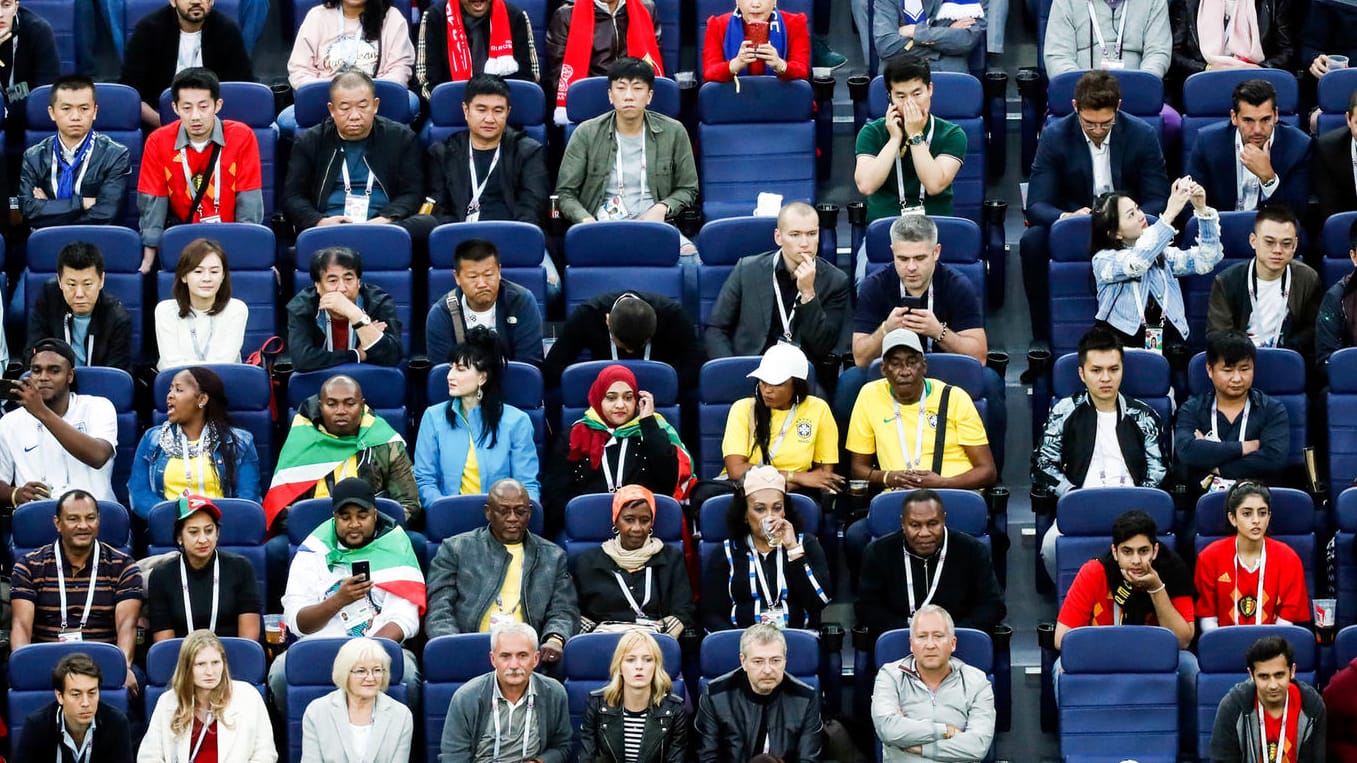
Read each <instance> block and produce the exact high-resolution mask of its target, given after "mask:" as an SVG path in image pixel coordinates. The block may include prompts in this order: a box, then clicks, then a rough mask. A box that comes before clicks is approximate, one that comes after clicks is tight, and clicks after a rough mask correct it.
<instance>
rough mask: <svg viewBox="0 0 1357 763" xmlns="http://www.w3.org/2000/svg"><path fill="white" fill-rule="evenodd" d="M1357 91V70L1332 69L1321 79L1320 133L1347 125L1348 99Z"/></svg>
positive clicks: (1319, 89)
mask: <svg viewBox="0 0 1357 763" xmlns="http://www.w3.org/2000/svg"><path fill="white" fill-rule="evenodd" d="M1353 90H1357V69H1331V70H1329V73H1328V74H1325V75H1324V76H1323V77H1320V78H1319V88H1318V91H1319V93H1318V94H1319V133H1320V134H1323V133H1326V132H1328V131H1329V130H1332V129H1334V128H1336V127H1342V126H1343V125H1344V124H1346V123H1347V113H1348V98H1350V97H1352V91H1353Z"/></svg>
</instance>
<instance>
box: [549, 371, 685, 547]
mask: <svg viewBox="0 0 1357 763" xmlns="http://www.w3.org/2000/svg"><path fill="white" fill-rule="evenodd" d="M561 449H563V450H564V451H565V452H564V453H558V454H557V456H556V458H554V459H553V460H552V465H551V469H550V472H549V473H548V474H547V477H546V480H544V482H545V483H546V489H544V490H543V491H542V497H543V499H544V500H545V501H546V502H547V517H546V518H547V524H548V528H547V532H548V536H550V535H551V533H552V531H553V529H555V528H559V527H560V525H561V519H562V517H564V515H565V505H566V504H567V503H569V502H570V499H571V498H574V497H575V496H577V495H587V494H589V493H615V492H617V489H618V488H620V487H622V486H623V485H644V486H645V487H647V488H649V489H650V490H652V491H654V492H655V493H656V494H660V495H670V496H673V497H674V498H675V499H676V500H683V499H684V498H686V497H687V495H688V489H689V487H690V485H691V483H692V481H693V461H692V457H691V456H690V455H688V449H687V448H685V447H684V446H683V441H682V440H680V439H679V435H678V432H676V431H674V428H673V427H671V426H670V425H669V423H668V422H667V421H665V420H664V417H663V416H661V415H660V414H658V413H656V412H655V396H654V395H652V394H650V393H649V392H645V391H643V390H641V389H640V388H639V387H638V386H637V384H636V376H635V374H633V373H632V372H631V370H630V369H628V368H627V367H626V366H622V365H611V366H607V367H606V368H604V369H603V370H602V371H600V372H599V374H598V378H597V379H595V380H594V383H593V384H592V385H591V386H590V387H589V410H587V411H585V413H584V416H583V417H581V418H580V420H579V421H576V422H575V423H574V425H573V426H571V427H570V436H569V437H567V438H565V442H564V443H563V445H562V446H561Z"/></svg>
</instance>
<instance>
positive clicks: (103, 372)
mask: <svg viewBox="0 0 1357 763" xmlns="http://www.w3.org/2000/svg"><path fill="white" fill-rule="evenodd" d="M75 389H76V391H77V392H79V393H82V394H86V395H95V396H97V397H102V398H105V399H106V400H108V401H109V402H110V403H112V404H113V409H114V410H115V411H117V420H118V447H117V448H115V449H114V450H113V476H112V480H113V493H114V495H116V496H117V497H118V500H119V501H123V502H124V505H126V503H125V502H126V501H127V479H128V477H130V476H131V475H132V462H133V460H134V459H135V458H136V454H137V443H138V442H139V441H140V440H141V437H140V436H139V433H140V431H141V430H140V429H139V428H138V426H137V411H136V408H135V407H134V406H133V397H134V393H135V389H134V385H133V382H132V376H131V375H130V374H128V373H127V372H126V371H124V370H122V369H121V368H106V367H103V366H82V367H80V368H77V369H75Z"/></svg>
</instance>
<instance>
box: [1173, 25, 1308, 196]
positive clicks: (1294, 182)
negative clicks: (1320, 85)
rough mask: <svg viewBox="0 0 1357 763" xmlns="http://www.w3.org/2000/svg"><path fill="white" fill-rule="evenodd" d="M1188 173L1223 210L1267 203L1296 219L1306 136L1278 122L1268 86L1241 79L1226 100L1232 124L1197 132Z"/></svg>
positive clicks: (1304, 186) (1304, 192)
mask: <svg viewBox="0 0 1357 763" xmlns="http://www.w3.org/2000/svg"><path fill="white" fill-rule="evenodd" d="M1175 1H1176V2H1187V1H1188V0H1175ZM1262 1H1263V2H1264V3H1267V4H1269V5H1270V4H1271V0H1262ZM1187 174H1188V175H1190V176H1191V177H1192V178H1193V179H1194V180H1196V181H1197V182H1198V183H1201V185H1202V187H1203V188H1205V189H1206V197H1207V198H1209V199H1211V200H1212V201H1214V202H1215V203H1216V205H1217V206H1218V207H1220V208H1221V209H1226V210H1229V209H1235V210H1249V209H1260V208H1261V207H1263V206H1264V205H1265V204H1268V203H1271V204H1283V205H1286V206H1287V207H1290V208H1291V211H1292V212H1294V213H1296V214H1300V213H1301V212H1303V211H1305V207H1306V205H1307V204H1309V202H1310V136H1308V135H1306V134H1305V133H1303V132H1301V131H1300V130H1299V129H1297V128H1295V127H1292V126H1291V125H1289V124H1286V123H1284V122H1280V121H1278V119H1277V91H1276V89H1275V88H1273V86H1272V83H1271V82H1268V81H1267V80H1261V79H1251V80H1245V81H1243V82H1241V83H1239V84H1238V85H1235V89H1234V93H1233V94H1232V95H1231V96H1230V123H1229V124H1225V123H1224V122H1221V123H1219V124H1213V125H1208V126H1206V127H1203V128H1202V129H1201V130H1199V131H1198V132H1197V141H1196V143H1195V144H1193V146H1192V158H1191V159H1190V160H1189V161H1188V165H1187Z"/></svg>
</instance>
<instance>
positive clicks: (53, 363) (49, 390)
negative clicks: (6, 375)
mask: <svg viewBox="0 0 1357 763" xmlns="http://www.w3.org/2000/svg"><path fill="white" fill-rule="evenodd" d="M74 356H75V353H73V352H71V348H70V346H69V345H67V344H66V343H65V342H62V341H61V340H60V339H43V340H40V341H39V342H38V343H37V344H35V345H33V351H32V353H31V355H30V356H29V363H28V376H27V377H25V378H24V379H21V380H19V381H16V382H13V383H12V384H11V385H10V392H9V395H10V397H11V399H12V400H13V401H14V402H16V403H17V404H18V406H19V407H17V408H15V409H14V410H12V411H10V412H9V413H8V414H6V415H5V416H4V418H0V499H3V498H5V497H7V498H8V503H9V505H11V506H15V507H18V506H22V505H24V504H25V503H28V502H29V501H44V500H48V499H51V498H56V497H57V496H60V495H62V494H63V493H65V492H66V491H68V490H72V489H79V490H81V491H84V492H87V493H90V494H92V495H93V496H94V498H95V500H99V501H114V500H117V499H116V498H115V497H114V495H113V480H112V478H113V454H114V452H115V450H116V449H117V447H118V413H117V411H115V410H114V408H113V403H111V402H109V401H108V399H107V398H103V397H98V396H96V395H78V394H76V393H75V392H74V391H73V390H72V387H73V386H74V384H75V362H74Z"/></svg>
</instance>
